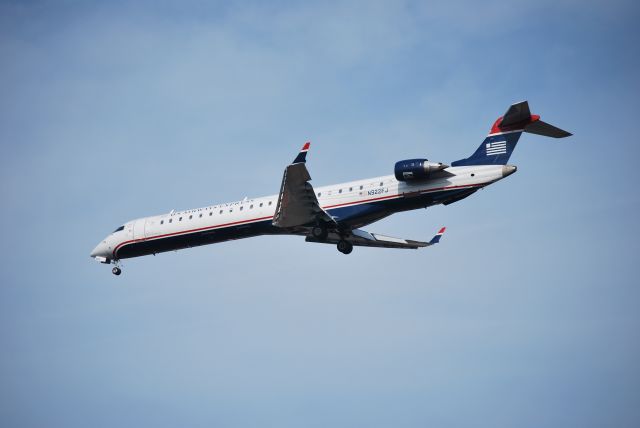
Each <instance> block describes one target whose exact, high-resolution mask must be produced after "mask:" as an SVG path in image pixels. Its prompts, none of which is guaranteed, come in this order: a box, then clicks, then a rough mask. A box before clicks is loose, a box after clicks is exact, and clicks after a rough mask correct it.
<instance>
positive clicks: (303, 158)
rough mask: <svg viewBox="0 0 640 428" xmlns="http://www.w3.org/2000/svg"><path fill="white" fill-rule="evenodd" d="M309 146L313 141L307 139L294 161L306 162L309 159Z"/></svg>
mask: <svg viewBox="0 0 640 428" xmlns="http://www.w3.org/2000/svg"><path fill="white" fill-rule="evenodd" d="M309 147H311V142H309V141H307V142H306V143H304V146H302V149H301V150H300V153H298V156H296V158H295V159H294V160H293V163H305V162H306V161H307V152H308V151H309Z"/></svg>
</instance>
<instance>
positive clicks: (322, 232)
mask: <svg viewBox="0 0 640 428" xmlns="http://www.w3.org/2000/svg"><path fill="white" fill-rule="evenodd" d="M328 234H329V232H327V228H326V227H322V226H315V227H314V228H313V229H311V235H312V236H313V237H314V238H315V239H317V240H319V241H324V240H325V239H327V235H328Z"/></svg>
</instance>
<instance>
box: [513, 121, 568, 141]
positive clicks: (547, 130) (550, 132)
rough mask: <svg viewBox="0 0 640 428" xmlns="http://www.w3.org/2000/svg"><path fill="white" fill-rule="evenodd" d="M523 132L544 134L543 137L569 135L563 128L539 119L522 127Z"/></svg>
mask: <svg viewBox="0 0 640 428" xmlns="http://www.w3.org/2000/svg"><path fill="white" fill-rule="evenodd" d="M524 132H528V133H529V134H537V135H544V136H545V137H553V138H564V137H570V136H571V135H573V134H571V133H570V132H567V131H565V130H564V129H560V128H556V127H555V126H553V125H549V124H548V123H547V122H543V121H541V120H536V121H535V122H532V123H530V124H528V125H527V126H525V127H524Z"/></svg>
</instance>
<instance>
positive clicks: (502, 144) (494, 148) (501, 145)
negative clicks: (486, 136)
mask: <svg viewBox="0 0 640 428" xmlns="http://www.w3.org/2000/svg"><path fill="white" fill-rule="evenodd" d="M504 154H507V142H506V141H494V142H493V143H487V156H493V155H504Z"/></svg>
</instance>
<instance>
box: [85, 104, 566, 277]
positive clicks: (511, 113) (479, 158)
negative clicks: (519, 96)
mask: <svg viewBox="0 0 640 428" xmlns="http://www.w3.org/2000/svg"><path fill="white" fill-rule="evenodd" d="M523 132H527V133H530V134H537V135H542V136H547V137H553V138H564V137H569V136H571V135H572V134H571V133H569V132H567V131H564V130H562V129H559V128H556V127H555V126H553V125H550V124H548V123H546V122H543V121H542V120H540V116H539V115H533V114H531V112H530V111H529V104H528V102H527V101H522V102H519V103H516V104H513V105H511V106H510V107H509V109H508V110H507V112H506V113H505V114H504V116H501V117H499V118H498V119H497V120H496V121H495V123H494V124H493V126H492V127H491V130H490V132H489V135H487V137H486V138H485V139H484V141H483V142H482V144H480V146H479V147H478V148H477V149H476V151H475V152H474V153H473V154H472V155H471V156H469V157H467V158H465V159H460V160H457V161H454V162H452V163H451V165H446V164H444V163H439V162H430V161H429V160H427V159H422V158H420V159H406V160H401V161H399V162H396V164H395V168H394V174H393V175H385V176H381V177H375V178H368V179H364V180H357V181H352V182H347V183H341V184H335V185H330V186H323V187H317V188H314V187H313V186H312V185H311V183H309V181H310V180H311V176H310V174H309V171H308V170H307V167H306V157H307V152H308V151H309V148H310V143H309V142H307V143H305V144H304V146H303V147H302V150H300V152H299V153H298V156H296V158H295V159H294V160H293V162H292V163H291V164H290V165H288V166H287V167H286V168H285V170H284V175H283V177H282V184H281V186H280V193H279V194H277V195H271V196H265V197H259V198H253V199H248V198H244V199H243V200H241V201H236V202H228V203H222V204H216V205H210V206H208V207H204V208H196V209H190V210H184V211H175V210H172V211H171V212H169V213H167V214H161V215H156V216H152V217H145V218H140V219H137V220H132V221H129V222H127V223H125V224H124V225H122V226H120V227H118V228H117V229H116V230H114V231H113V232H112V233H111V234H109V235H108V236H107V237H106V238H104V239H103V240H102V241H100V243H99V244H98V245H97V246H96V247H95V248H94V250H93V251H92V252H91V254H90V257H92V258H94V259H95V260H97V261H98V262H101V263H104V264H111V263H113V264H114V267H113V269H112V272H113V274H114V275H120V274H121V272H122V270H121V268H120V260H122V259H127V258H132V257H139V256H145V255H151V254H153V255H155V254H157V253H161V252H166V251H174V250H180V249H184V248H190V247H196V246H201V245H207V244H214V243H218V242H224V241H229V240H234V239H241V238H250V237H254V236H259V235H282V234H285V235H299V236H304V237H305V240H306V242H314V243H323V244H334V245H336V246H337V249H338V251H339V252H341V253H343V254H349V253H351V251H352V250H353V247H354V246H363V247H382V248H401V249H417V248H422V247H428V246H431V245H434V244H437V243H438V242H439V241H440V238H441V237H442V234H443V233H444V231H445V228H444V227H442V228H441V229H440V230H439V231H438V233H437V234H436V235H435V236H434V237H433V238H432V239H431V240H430V241H428V242H422V241H414V240H409V239H400V238H394V237H391V236H385V235H381V234H378V233H370V232H366V231H364V230H362V229H361V228H362V227H364V226H367V225H369V224H371V223H373V222H375V221H378V220H380V219H382V218H385V217H387V216H390V215H391V214H394V213H398V212H402V211H408V210H414V209H418V208H427V207H430V206H433V205H437V204H443V205H449V204H452V203H454V202H458V201H461V200H462V199H464V198H467V197H469V196H470V195H472V194H474V193H475V192H477V191H478V190H479V189H482V188H484V187H486V186H488V185H490V184H493V183H495V182H497V181H499V180H502V179H503V178H506V177H508V176H509V175H511V174H513V173H514V172H516V170H517V168H516V166H513V165H507V162H508V161H509V158H510V157H511V154H512V153H513V150H514V149H515V147H516V144H517V142H518V140H519V138H520V136H521V135H522V133H523Z"/></svg>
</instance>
